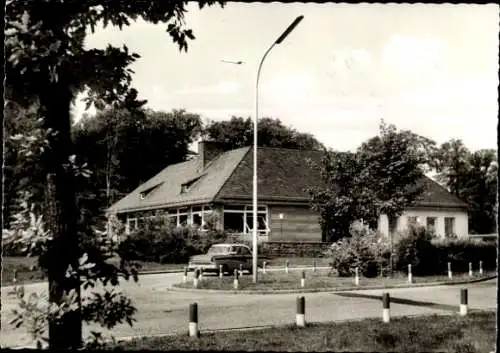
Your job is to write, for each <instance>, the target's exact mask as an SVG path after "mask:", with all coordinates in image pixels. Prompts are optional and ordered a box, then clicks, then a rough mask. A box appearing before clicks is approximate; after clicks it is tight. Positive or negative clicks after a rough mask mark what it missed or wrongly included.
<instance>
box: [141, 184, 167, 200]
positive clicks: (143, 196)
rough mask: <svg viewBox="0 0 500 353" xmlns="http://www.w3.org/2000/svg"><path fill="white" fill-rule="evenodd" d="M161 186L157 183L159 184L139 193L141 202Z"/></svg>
mask: <svg viewBox="0 0 500 353" xmlns="http://www.w3.org/2000/svg"><path fill="white" fill-rule="evenodd" d="M162 184H163V183H159V184H156V185H153V186H151V187H149V188H147V189H145V190H143V191H141V192H140V197H141V200H144V199H145V198H146V197H147V196H148V195H149V194H151V193H152V192H153V191H155V190H156V189H158V187H160V185H162Z"/></svg>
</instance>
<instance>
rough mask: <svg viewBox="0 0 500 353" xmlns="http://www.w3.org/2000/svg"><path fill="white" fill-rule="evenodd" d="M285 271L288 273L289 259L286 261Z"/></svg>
mask: <svg viewBox="0 0 500 353" xmlns="http://www.w3.org/2000/svg"><path fill="white" fill-rule="evenodd" d="M285 272H286V273H288V260H286V262H285Z"/></svg>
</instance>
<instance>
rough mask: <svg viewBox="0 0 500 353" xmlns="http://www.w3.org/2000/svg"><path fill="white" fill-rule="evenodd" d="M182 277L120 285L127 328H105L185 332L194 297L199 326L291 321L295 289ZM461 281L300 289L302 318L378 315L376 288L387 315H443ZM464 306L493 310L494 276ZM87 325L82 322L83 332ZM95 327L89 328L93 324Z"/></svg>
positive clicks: (19, 339)
mask: <svg viewBox="0 0 500 353" xmlns="http://www.w3.org/2000/svg"><path fill="white" fill-rule="evenodd" d="M181 280H182V274H179V273H172V274H157V275H144V276H141V277H140V279H139V283H128V282H124V284H123V285H122V286H121V287H120V288H121V290H122V291H123V292H125V293H126V294H128V295H130V297H131V298H133V300H134V303H135V305H136V307H137V309H138V312H137V314H136V318H137V322H136V323H135V325H134V326H133V327H129V326H128V325H120V326H118V327H116V328H114V329H113V331H112V332H107V331H104V333H108V334H109V333H111V334H112V335H113V336H114V337H115V338H124V337H130V336H140V335H161V334H176V333H182V334H184V333H186V332H187V321H188V307H189V304H190V303H194V302H197V303H198V308H199V309H198V310H199V326H200V329H201V331H202V332H203V331H204V330H220V329H229V328H245V327H261V326H272V325H280V324H290V323H293V322H294V320H295V309H296V307H295V303H296V297H297V296H298V294H296V293H295V294H272V295H270V294H262V295H259V294H220V293H200V292H198V293H196V292H176V291H173V290H169V289H170V288H171V286H172V284H174V283H179V282H180V281H181ZM462 287H463V285H462V286H437V287H418V288H399V289H390V290H360V291H355V292H338V293H306V294H304V296H305V298H306V320H307V321H308V322H324V321H344V320H355V319H362V318H373V317H375V318H376V317H380V315H381V307H382V304H381V301H380V296H381V294H382V292H384V291H388V292H389V293H390V294H391V316H403V315H420V314H426V313H429V314H431V313H437V314H443V313H444V314H446V313H454V312H457V311H458V305H459V303H460V288H462ZM466 287H467V288H468V289H469V307H470V308H471V309H472V310H473V309H493V310H494V309H496V303H497V298H496V279H494V280H490V281H486V282H480V283H475V284H469V285H467V286H466ZM46 288H47V284H46V283H35V284H30V285H27V286H26V293H28V294H29V293H30V292H33V291H37V292H40V291H42V290H46ZM7 292H8V290H6V289H5V288H2V295H1V299H2V310H1V319H2V327H1V331H0V334H1V341H0V342H1V346H2V347H20V346H26V345H29V344H30V340H29V337H27V334H26V333H25V332H26V331H24V330H23V329H14V328H13V327H12V326H11V325H9V324H8V321H9V318H10V317H11V314H10V311H11V309H13V308H15V307H16V303H15V301H14V300H13V299H12V298H10V297H9V296H8V295H7ZM91 328H92V327H88V326H85V328H84V330H85V332H86V333H88V332H89V331H90V329H91ZM93 328H94V329H95V327H93Z"/></svg>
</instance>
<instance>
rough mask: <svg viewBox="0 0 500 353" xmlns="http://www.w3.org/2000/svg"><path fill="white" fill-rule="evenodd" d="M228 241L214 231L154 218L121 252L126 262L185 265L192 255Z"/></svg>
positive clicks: (132, 237) (134, 235)
mask: <svg viewBox="0 0 500 353" xmlns="http://www.w3.org/2000/svg"><path fill="white" fill-rule="evenodd" d="M225 238H226V235H225V233H223V232H221V231H218V230H215V229H208V230H201V229H198V228H194V227H191V226H182V227H176V226H174V225H173V224H171V223H170V222H168V221H166V220H161V219H154V220H150V221H148V222H146V223H145V225H144V227H143V228H141V229H138V230H136V231H135V232H133V233H132V234H130V235H129V236H128V237H127V238H126V239H125V240H124V241H122V242H121V243H120V245H119V249H118V253H119V255H120V257H122V258H124V259H127V260H139V261H150V262H160V263H184V262H186V261H188V259H189V256H191V255H195V254H201V253H204V252H206V251H207V250H208V248H209V247H210V246H211V245H212V244H214V243H218V242H221V241H223V240H224V239H225Z"/></svg>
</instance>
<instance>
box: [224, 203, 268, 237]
mask: <svg viewBox="0 0 500 353" xmlns="http://www.w3.org/2000/svg"><path fill="white" fill-rule="evenodd" d="M257 220H258V223H257V232H258V233H259V234H260V235H267V234H268V233H269V231H270V229H269V222H268V212H267V206H258V208H257ZM224 230H226V231H228V232H231V233H241V234H251V233H252V231H253V207H252V206H251V205H234V206H226V207H224Z"/></svg>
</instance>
